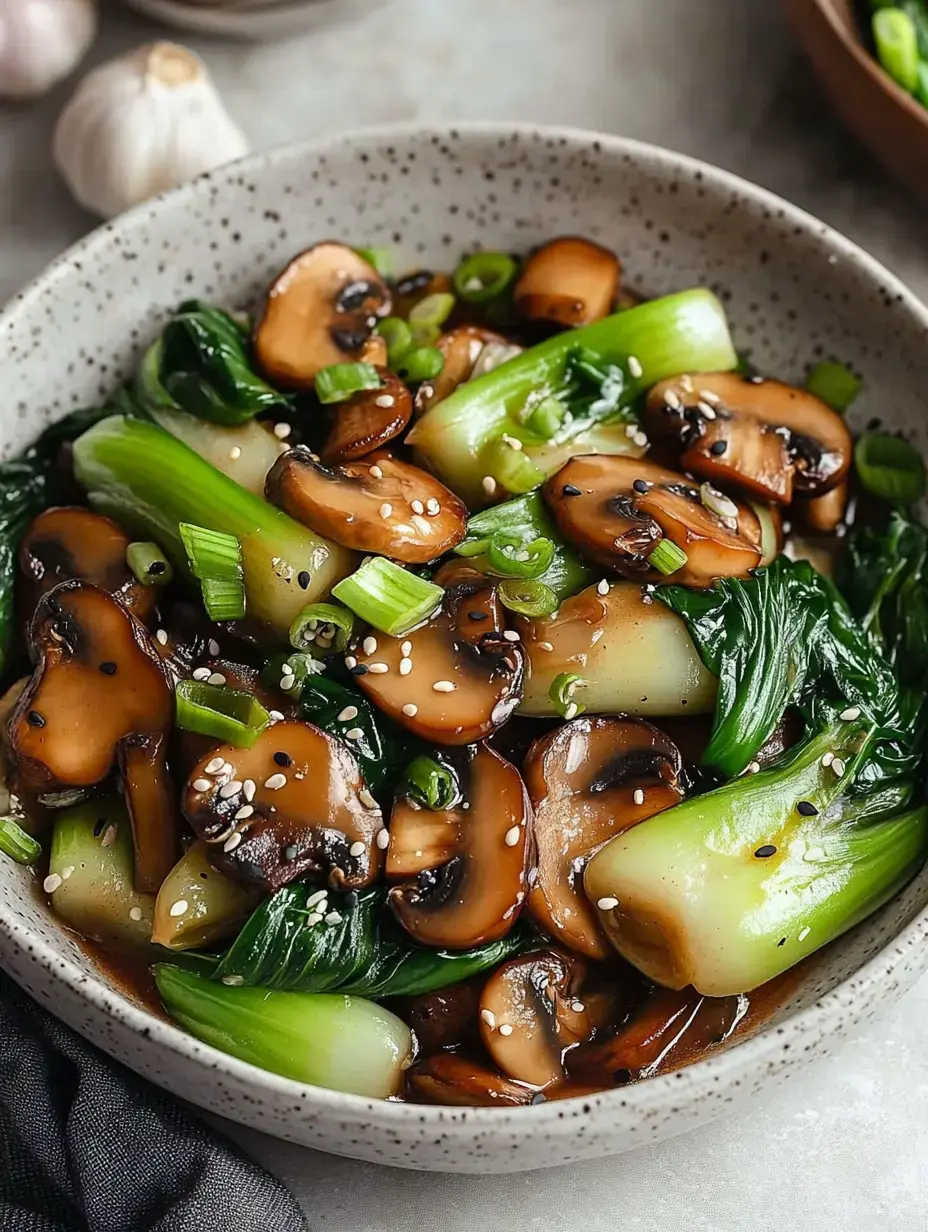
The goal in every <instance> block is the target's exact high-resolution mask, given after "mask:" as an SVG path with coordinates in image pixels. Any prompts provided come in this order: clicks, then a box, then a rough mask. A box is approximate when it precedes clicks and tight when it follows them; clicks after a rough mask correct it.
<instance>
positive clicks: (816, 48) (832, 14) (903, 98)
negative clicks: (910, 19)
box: [784, 0, 928, 199]
mask: <svg viewBox="0 0 928 1232" xmlns="http://www.w3.org/2000/svg"><path fill="white" fill-rule="evenodd" d="M784 7H785V9H786V14H787V17H788V18H789V21H790V24H791V25H792V28H793V31H794V33H795V35H796V38H797V39H798V41H799V43H800V45H801V46H802V48H803V50H804V51H805V53H806V55H807V56H808V57H809V59H810V60H811V61H812V64H813V66H814V68H815V71H816V75H817V76H818V78H819V81H820V82H821V84H822V88H823V90H824V91H825V94H826V95H827V97H828V101H829V103H830V104H831V106H832V108H833V109H834V111H835V113H836V114H837V115H838V117H839V118H840V119H841V121H842V122H843V123H844V125H845V126H846V127H847V128H848V129H849V130H850V131H851V132H852V133H853V134H854V136H855V137H857V138H858V140H860V141H861V142H862V143H863V144H864V145H865V146H866V147H867V149H868V150H870V152H871V153H872V154H873V155H874V156H875V157H876V158H877V159H878V160H879V161H880V162H881V163H882V164H883V166H884V167H885V168H886V170H887V171H889V172H890V174H891V175H893V176H894V177H895V178H896V179H898V180H901V181H902V183H903V184H906V185H907V186H908V187H909V188H911V189H912V190H913V191H914V192H916V193H918V194H919V196H921V197H923V198H925V199H928V109H926V108H925V107H923V106H922V105H921V103H918V102H916V100H915V99H914V98H912V96H911V95H909V94H906V92H905V91H904V90H902V89H900V88H899V86H897V85H896V83H895V82H894V81H893V79H892V78H891V77H890V76H889V74H888V73H886V72H884V70H883V68H882V67H881V66H880V63H879V61H878V60H876V59H875V57H874V56H872V55H871V53H870V50H869V48H868V47H867V46H866V45H865V43H864V40H863V37H862V33H861V29H860V24H859V22H858V20H857V16H856V14H855V12H854V5H853V3H852V2H851V0H784Z"/></svg>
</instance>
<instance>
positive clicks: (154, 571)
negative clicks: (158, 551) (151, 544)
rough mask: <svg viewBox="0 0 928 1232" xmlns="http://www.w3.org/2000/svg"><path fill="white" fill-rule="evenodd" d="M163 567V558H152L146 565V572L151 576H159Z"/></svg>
mask: <svg viewBox="0 0 928 1232" xmlns="http://www.w3.org/2000/svg"><path fill="white" fill-rule="evenodd" d="M165 567H166V566H165V563H164V561H163V560H153V561H152V562H151V564H150V565H149V566H148V573H149V574H150V575H151V577H160V576H161V574H162V573H164V570H165Z"/></svg>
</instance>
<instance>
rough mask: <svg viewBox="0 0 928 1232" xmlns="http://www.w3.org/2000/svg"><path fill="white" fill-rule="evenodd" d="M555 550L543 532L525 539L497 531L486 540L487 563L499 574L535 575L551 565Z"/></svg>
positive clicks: (538, 575) (505, 575) (515, 575)
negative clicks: (526, 540) (533, 537)
mask: <svg viewBox="0 0 928 1232" xmlns="http://www.w3.org/2000/svg"><path fill="white" fill-rule="evenodd" d="M554 550H555V548H554V543H553V541H552V540H551V539H548V538H546V537H545V536H544V535H539V537H538V538H537V539H533V540H532V541H531V542H530V543H526V542H525V540H524V539H520V538H519V537H518V535H507V534H506V533H505V532H504V531H497V532H496V534H495V535H493V536H492V537H491V539H490V542H489V543H488V544H487V563H488V564H489V566H490V568H491V569H492V570H493V572H494V573H498V574H500V575H501V576H502V577H514V578H537V577H541V575H542V574H543V573H545V572H546V571H547V570H548V569H549V568H550V567H551V562H552V561H553V560H554Z"/></svg>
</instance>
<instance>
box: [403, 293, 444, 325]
mask: <svg viewBox="0 0 928 1232" xmlns="http://www.w3.org/2000/svg"><path fill="white" fill-rule="evenodd" d="M453 311H454V296H453V295H451V294H449V293H448V292H447V291H435V292H434V293H433V294H432V295H426V296H425V298H424V299H420V300H419V302H418V303H417V304H414V305H413V306H412V308H410V310H409V324H410V325H411V326H412V331H413V335H414V336H418V334H417V331H418V329H419V327H420V326H423V325H424V326H426V327H428V326H434V327H435V328H436V329H438V330H440V329H441V327H442V325H444V323H445V322H446V321H447V320H448V318H449V317H450V316H451V314H452V312H453Z"/></svg>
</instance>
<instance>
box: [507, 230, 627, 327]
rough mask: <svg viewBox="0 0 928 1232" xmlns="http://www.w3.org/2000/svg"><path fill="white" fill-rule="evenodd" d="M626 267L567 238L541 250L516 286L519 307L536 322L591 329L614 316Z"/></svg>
mask: <svg viewBox="0 0 928 1232" xmlns="http://www.w3.org/2000/svg"><path fill="white" fill-rule="evenodd" d="M621 273H622V267H621V266H620V265H619V259H618V257H617V256H616V255H615V253H614V252H611V251H610V250H609V249H608V248H603V247H602V246H601V245H599V244H594V243H593V241H592V240H585V239H581V238H580V237H579V236H573V235H567V236H563V237H561V238H560V239H556V240H551V241H549V243H547V244H542V246H541V247H540V248H538V249H536V251H535V252H533V253H532V255H531V256H530V257H529V258H528V260H527V261H526V262H525V265H524V266H523V267H522V273H521V275H520V276H519V281H518V282H517V283H516V287H515V292H514V299H515V305H516V308H518V310H519V311H520V312H521V313H522V315H523V316H526V317H529V318H531V320H533V321H556V322H557V323H558V324H559V325H567V326H571V325H589V324H590V323H591V322H592V321H598V320H599V319H600V318H601V317H605V316H608V315H609V313H610V312H611V311H612V305H613V304H614V302H615V297H616V294H617V293H618V289H619V278H620V276H621Z"/></svg>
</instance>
